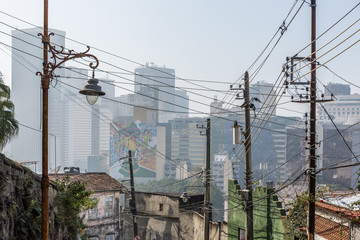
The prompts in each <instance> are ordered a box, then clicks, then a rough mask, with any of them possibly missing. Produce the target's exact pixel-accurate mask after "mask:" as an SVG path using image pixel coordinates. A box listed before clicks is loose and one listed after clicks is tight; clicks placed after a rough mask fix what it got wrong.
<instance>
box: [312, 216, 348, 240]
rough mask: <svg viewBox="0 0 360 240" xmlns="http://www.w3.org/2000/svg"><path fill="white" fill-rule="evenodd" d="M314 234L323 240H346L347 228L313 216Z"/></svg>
mask: <svg viewBox="0 0 360 240" xmlns="http://www.w3.org/2000/svg"><path fill="white" fill-rule="evenodd" d="M315 233H316V234H317V235H320V236H321V237H323V238H325V239H331V240H348V239H349V228H348V227H346V226H342V225H341V224H340V223H336V222H333V221H331V220H329V219H326V218H324V217H321V216H319V215H315Z"/></svg>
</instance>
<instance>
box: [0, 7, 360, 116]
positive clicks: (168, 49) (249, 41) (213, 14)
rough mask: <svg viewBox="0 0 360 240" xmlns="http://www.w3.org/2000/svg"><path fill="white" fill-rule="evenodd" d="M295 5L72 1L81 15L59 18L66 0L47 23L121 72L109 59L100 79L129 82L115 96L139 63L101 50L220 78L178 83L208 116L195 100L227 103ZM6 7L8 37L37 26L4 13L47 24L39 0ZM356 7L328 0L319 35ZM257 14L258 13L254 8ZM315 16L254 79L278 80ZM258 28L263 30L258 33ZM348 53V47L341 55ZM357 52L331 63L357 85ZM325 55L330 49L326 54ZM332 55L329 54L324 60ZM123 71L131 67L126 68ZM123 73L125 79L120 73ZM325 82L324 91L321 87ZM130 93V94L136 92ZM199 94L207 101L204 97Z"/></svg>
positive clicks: (300, 23) (192, 75)
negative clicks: (225, 99)
mask: <svg viewBox="0 0 360 240" xmlns="http://www.w3.org/2000/svg"><path fill="white" fill-rule="evenodd" d="M293 3H294V2H289V1H277V2H271V3H270V2H267V1H257V2H251V3H240V2H237V1H230V2H228V3H216V2H212V1H210V2H208V1H206V3H205V1H199V2H197V3H193V2H190V1H185V2H183V1H182V2H177V1H174V2H172V3H169V2H166V1H156V2H152V3H148V2H145V1H139V2H131V3H129V2H127V1H126V2H125V1H114V2H109V3H108V4H103V3H98V2H97V1H90V2H88V1H86V3H85V2H84V1H77V2H75V3H73V2H72V3H71V4H73V5H72V7H73V8H74V9H79V10H80V9H81V11H76V14H75V13H72V12H71V11H70V13H69V14H68V16H67V18H64V17H61V13H62V12H64V11H65V8H66V9H68V5H67V4H68V3H67V2H66V1H65V2H64V1H62V2H61V3H59V2H56V1H54V2H51V1H50V3H49V4H50V5H49V17H50V20H49V26H50V27H51V28H54V29H60V30H63V31H66V33H67V37H68V38H69V39H73V40H76V41H79V42H81V43H84V44H86V45H90V46H94V48H93V49H92V51H93V53H94V54H96V55H98V56H99V59H100V60H101V61H105V62H108V63H111V64H113V65H115V66H116V67H117V68H114V67H110V66H109V65H107V64H106V63H105V62H103V63H101V65H100V69H102V70H104V71H109V72H110V74H106V73H101V72H100V71H98V72H97V75H98V76H100V77H104V78H105V77H106V76H109V78H115V81H118V82H122V83H123V84H122V86H121V87H122V88H117V89H116V94H117V95H119V94H131V93H132V89H133V87H132V85H131V83H133V82H134V79H133V77H131V76H130V77H129V76H128V75H129V74H130V75H131V73H133V72H134V69H135V68H136V67H138V66H139V65H138V64H134V63H131V62H129V61H124V60H123V59H120V58H118V57H114V56H110V55H108V54H105V53H104V52H100V51H97V50H95V48H98V49H102V50H105V51H107V52H110V53H111V54H115V55H117V56H120V57H123V58H126V59H129V60H131V61H135V62H136V63H139V64H143V65H145V63H146V62H154V63H155V64H157V65H158V66H163V65H165V66H166V67H169V68H173V69H176V76H178V77H180V78H186V79H187V78H189V79H190V80H210V81H216V82H217V83H210V82H196V81H188V82H187V81H183V80H179V81H178V85H177V87H180V88H183V89H184V88H195V89H196V90H191V92H190V91H189V97H190V109H198V110H200V111H201V112H204V113H206V112H208V111H209V110H208V108H206V107H205V106H204V105H201V104H199V103H197V102H195V101H200V102H205V103H206V104H207V105H208V104H210V102H211V101H212V99H213V97H214V96H215V95H217V97H218V99H219V100H221V99H222V98H223V95H224V92H226V91H227V90H228V89H229V85H230V84H232V83H234V82H235V81H236V80H237V79H238V78H239V77H241V75H242V74H243V72H244V71H245V70H246V68H248V67H249V66H250V65H251V63H252V62H253V61H254V60H255V59H256V57H257V56H258V54H259V53H260V52H261V50H262V49H263V48H264V47H265V45H266V44H267V43H268V41H269V40H270V39H271V37H272V36H273V34H274V33H275V32H276V31H277V30H278V28H279V27H280V26H281V24H282V21H283V20H284V19H285V18H286V15H287V13H288V12H289V10H290V9H291V7H292V4H293ZM1 4H2V11H3V12H2V13H1V14H2V15H3V16H4V19H3V23H6V24H9V25H10V26H12V27H6V26H5V25H3V24H2V25H1V30H2V31H4V32H5V33H8V34H9V33H10V30H12V29H13V28H16V27H18V28H28V27H31V26H30V25H28V24H25V23H23V22H21V21H18V20H14V19H13V18H11V17H9V16H6V15H4V12H5V13H8V14H11V15H13V16H15V17H19V16H21V17H19V18H20V19H23V20H25V21H28V22H30V23H33V24H35V25H40V26H41V25H42V1H35V2H34V4H32V5H30V6H29V9H26V11H24V10H25V9H24V10H23V9H19V8H17V6H18V5H19V4H21V1H16V2H8V1H4V2H2V3H1ZM24 4H25V2H24ZM98 4H99V5H98ZM299 5H300V4H298V5H297V6H296V7H295V9H293V11H292V14H294V13H295V10H296V9H297V7H298V6H299ZM354 5H355V4H354V3H352V2H351V1H349V2H345V3H343V4H342V5H341V6H338V4H336V1H327V2H326V4H323V2H319V3H318V6H319V8H318V35H319V34H321V33H322V32H324V31H325V30H326V29H327V28H328V27H330V26H331V25H332V24H333V23H335V22H336V21H337V20H338V19H340V17H342V16H343V15H344V14H345V13H347V12H348V11H349V10H350V9H351V8H352V7H354ZM109 6H112V8H110V7H109ZM335 6H336V7H335ZM95 9H96V10H95ZM252 9H254V11H248V10H252ZM185 10H187V11H185ZM245 10H246V11H245ZM115 11H119V13H116V14H115ZM105 12H106V13H107V15H111V16H112V17H114V18H115V19H111V20H110V19H109V18H108V17H106V16H105ZM184 12H186V17H185V15H184V14H183V13H184ZM170 13H171V14H170ZM252 13H256V14H252ZM356 13H358V9H355V10H354V12H352V13H351V14H349V16H348V17H347V18H345V19H344V20H343V21H342V22H340V23H339V24H338V25H337V26H336V27H335V28H334V29H333V30H331V31H330V32H329V33H328V34H326V35H324V37H322V38H320V39H319V41H318V45H319V47H321V46H322V45H323V44H325V43H327V42H328V41H329V40H331V39H332V38H333V37H335V36H336V35H337V34H339V33H340V32H341V31H342V30H344V29H345V28H346V27H348V26H349V25H350V24H351V23H353V22H354V20H355V16H356ZM89 14H90V15H91V16H92V18H91V20H90V19H89V18H88V17H86V16H89ZM309 14H310V8H309V6H308V4H307V3H305V4H304V5H303V7H302V9H301V10H300V11H299V14H298V15H297V16H296V17H295V18H294V21H293V22H292V25H291V26H289V28H288V29H287V31H285V32H284V34H283V37H282V39H281V40H280V42H279V45H278V46H277V48H275V51H274V52H273V53H272V55H271V57H270V58H269V60H268V61H267V63H266V64H265V66H264V68H263V70H262V71H261V72H260V73H259V74H258V75H257V76H256V78H255V79H254V81H263V80H265V81H266V82H269V83H274V82H275V80H276V77H277V75H278V73H279V72H280V71H281V69H282V64H283V63H284V62H285V58H286V57H287V56H291V55H293V54H295V53H296V52H297V51H299V50H300V49H302V48H303V47H304V46H306V45H307V44H308V43H309V41H310V40H309V39H310V37H309V36H310V29H309V28H310V27H309V26H310V24H309V22H310V17H309ZM98 18H99V19H98ZM100 19H101V21H100ZM165 19H166V21H165ZM264 20H266V21H264ZM289 21H290V19H287V21H286V23H289ZM248 22H251V23H252V24H251V26H250V25H249V24H247V23H248ZM85 23H86V24H87V23H90V25H91V27H86V28H84V27H82V26H84V24H85ZM104 26H105V27H104ZM257 29H262V30H261V31H257ZM264 29H265V30H264ZM109 32H111V37H109ZM94 33H96V34H94ZM186 36H188V38H187V37H186ZM69 39H67V40H66V46H67V47H69V48H70V49H79V51H81V50H83V49H85V46H83V45H79V44H76V43H74V42H72V41H71V40H69ZM190 39H191V41H190ZM276 39H277V38H276ZM341 39H343V38H341ZM2 42H4V43H5V44H8V45H11V44H10V37H7V36H6V35H4V34H3V39H2ZM349 44H350V42H349ZM0 47H1V49H0V50H1V51H0V71H1V72H2V73H3V75H4V79H5V82H6V83H7V84H9V83H10V81H11V74H10V65H9V62H10V61H9V60H10V57H9V56H8V55H7V54H8V51H9V50H8V47H6V46H4V45H1V46H0ZM329 47H330V46H329ZM344 48H345V45H344V46H343V47H342V48H341V49H339V51H340V50H343V49H344ZM357 49H359V47H358V46H355V47H354V48H353V49H352V51H347V52H346V53H344V54H343V55H341V56H340V57H338V58H336V59H335V60H333V61H331V62H330V63H329V64H328V66H329V67H330V68H331V69H332V70H333V71H335V72H336V73H337V74H339V75H340V76H341V77H343V78H345V79H347V80H349V81H351V82H353V83H355V84H359V81H360V80H359V79H358V78H357V77H356V76H358V75H359V69H358V68H357V67H356V61H355V54H354V53H355V52H356V50H357ZM323 51H324V52H325V49H324V50H323ZM339 51H337V52H339ZM337 52H336V53H337ZM334 53H335V52H334ZM303 54H306V55H307V54H309V49H306V50H305V51H304V52H303ZM344 56H346V57H344ZM330 57H331V56H330V55H329V56H328V57H326V58H324V60H323V61H325V60H327V59H328V58H330ZM323 61H322V62H323ZM258 64H260V63H258ZM75 65H76V64H75ZM118 67H119V68H121V69H125V71H124V70H121V69H119V68H118ZM254 69H255V68H254ZM254 69H253V71H252V72H251V71H250V76H251V74H252V73H254ZM113 72H117V73H116V74H115V75H120V77H124V76H125V77H126V78H127V80H125V79H121V78H119V76H115V75H112V74H113ZM119 72H121V74H118V73H119ZM318 72H319V74H318V75H319V79H320V81H321V82H322V83H324V84H326V83H328V82H338V83H344V82H343V81H342V80H341V79H340V78H338V77H336V76H335V75H333V74H332V73H330V72H328V71H327V70H325V69H324V70H322V69H319V71H318ZM39 81H40V80H39ZM194 84H198V85H200V86H197V85H194ZM319 85H320V86H321V84H319ZM125 89H130V91H128V90H125ZM214 90H215V91H214ZM352 91H353V92H358V90H357V88H352ZM200 94H201V95H204V96H199V95H200ZM284 107H286V108H290V109H301V110H302V111H304V110H303V108H304V109H306V108H305V107H304V106H299V105H286V106H284ZM280 113H281V112H280ZM284 113H286V114H287V115H292V114H295V113H293V112H284ZM284 113H283V114H284ZM193 115H194V113H193Z"/></svg>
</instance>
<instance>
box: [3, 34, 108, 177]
mask: <svg viewBox="0 0 360 240" xmlns="http://www.w3.org/2000/svg"><path fill="white" fill-rule="evenodd" d="M39 32H41V29H36V28H34V29H25V30H15V31H13V33H12V34H13V50H12V54H13V61H12V96H11V99H12V101H13V102H14V104H15V118H16V119H17V120H18V121H19V123H20V129H19V134H18V136H16V137H14V138H13V139H12V141H11V142H10V143H9V144H8V146H6V153H8V156H9V157H10V158H12V159H13V160H15V161H18V162H20V163H22V164H24V163H25V164H26V165H27V166H29V167H30V168H32V169H33V170H35V166H37V167H36V170H37V172H40V171H41V159H42V148H41V145H42V141H41V132H42V112H41V108H42V91H41V78H40V77H39V76H36V75H35V73H36V72H37V71H39V72H42V42H41V38H39V37H37V33H39ZM51 32H54V33H55V36H52V37H51V39H50V41H51V43H52V44H53V45H56V46H64V47H65V40H64V36H65V32H63V31H57V30H51ZM28 43H31V44H33V45H34V46H33V45H29V44H28ZM26 53H29V54H26ZM49 60H50V59H49ZM31 70H33V71H31ZM89 70H90V69H89ZM88 73H89V71H88V70H84V69H79V68H69V69H68V70H66V71H65V70H64V69H63V68H60V69H57V70H56V71H55V74H56V75H59V76H60V77H58V78H54V79H53V80H52V82H51V85H50V88H49V156H48V161H49V170H50V171H53V170H55V169H56V168H57V167H60V168H61V170H62V169H63V168H64V167H69V166H74V167H80V170H81V171H86V169H87V168H88V166H87V159H88V156H89V155H92V154H93V151H94V149H93V146H97V148H96V149H95V151H96V152H97V154H103V155H105V156H108V153H109V138H110V127H109V123H110V121H111V120H112V109H111V108H112V106H113V105H112V103H109V101H107V100H103V99H101V98H99V100H98V102H97V103H96V105H93V106H90V105H89V104H88V103H87V101H86V99H85V96H83V95H80V94H79V93H78V91H79V90H78V89H82V88H83V87H84V85H85V84H86V79H87V76H88ZM63 76H65V78H64V77H63ZM105 82H106V83H107V84H105ZM69 85H70V86H69ZM100 85H101V86H102V87H103V91H104V92H106V97H108V98H113V97H114V94H115V90H114V85H113V84H111V81H109V80H100ZM102 100H103V101H102ZM92 139H95V140H96V141H95V142H94V141H93V140H92ZM105 158H106V157H105ZM105 164H106V163H105Z"/></svg>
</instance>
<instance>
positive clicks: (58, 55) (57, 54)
mask: <svg viewBox="0 0 360 240" xmlns="http://www.w3.org/2000/svg"><path fill="white" fill-rule="evenodd" d="M38 36H42V39H43V42H45V41H46V43H47V45H48V47H49V49H48V51H49V52H50V54H51V57H50V58H51V59H53V62H47V63H45V62H44V63H43V65H44V67H45V68H47V69H48V70H49V73H48V76H49V77H51V76H52V75H53V73H54V71H55V69H57V68H59V67H60V66H61V65H62V64H64V63H65V62H67V61H69V60H73V59H77V58H85V57H88V58H92V59H93V60H95V62H90V63H89V67H90V68H91V69H93V70H94V69H96V68H97V67H98V66H99V60H98V58H97V57H96V56H95V55H93V54H90V53H88V52H89V51H90V47H89V46H86V47H87V50H86V51H84V52H79V53H77V52H75V51H74V50H67V49H65V48H64V47H63V46H60V50H58V49H56V47H55V46H53V45H51V43H50V36H54V33H50V34H49V35H48V36H45V37H44V35H43V34H42V33H39V34H38ZM36 75H40V76H41V77H44V76H43V74H42V73H41V72H37V73H36Z"/></svg>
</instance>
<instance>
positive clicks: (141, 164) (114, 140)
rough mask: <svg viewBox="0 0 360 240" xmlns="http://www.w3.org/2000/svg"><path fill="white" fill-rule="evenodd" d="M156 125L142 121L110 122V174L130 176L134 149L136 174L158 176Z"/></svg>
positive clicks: (138, 175)
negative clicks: (129, 161) (130, 164)
mask: <svg viewBox="0 0 360 240" xmlns="http://www.w3.org/2000/svg"><path fill="white" fill-rule="evenodd" d="M156 135H157V133H156V126H153V125H149V124H146V123H141V122H140V121H135V122H128V123H111V124H110V175H111V176H113V177H121V176H123V177H129V164H128V159H127V155H128V152H129V151H130V150H131V151H132V158H133V168H134V175H135V176H136V177H149V178H152V177H156Z"/></svg>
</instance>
